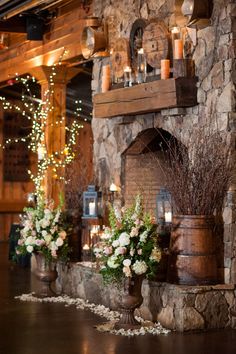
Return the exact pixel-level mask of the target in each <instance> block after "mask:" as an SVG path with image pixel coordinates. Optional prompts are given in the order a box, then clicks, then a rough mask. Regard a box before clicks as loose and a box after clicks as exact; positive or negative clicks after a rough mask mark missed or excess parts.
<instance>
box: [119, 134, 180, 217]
mask: <svg viewBox="0 0 236 354" xmlns="http://www.w3.org/2000/svg"><path fill="white" fill-rule="evenodd" d="M172 143H174V144H175V145H176V146H177V145H178V144H180V141H178V140H177V139H176V138H175V137H174V136H173V135H172V134H170V133H169V132H168V131H166V130H164V129H156V128H151V129H147V130H144V131H142V132H141V133H140V134H138V136H137V137H136V139H135V140H134V141H133V142H132V143H131V144H130V146H129V147H128V148H127V149H126V151H125V152H124V153H123V155H122V169H123V171H122V172H123V173H122V176H123V181H122V186H123V196H124V201H125V204H126V205H130V204H131V203H132V201H133V198H134V196H135V195H136V194H137V193H139V192H141V193H142V195H143V197H144V201H145V207H146V209H147V210H149V211H150V212H152V214H153V216H154V217H156V212H157V205H156V204H157V194H158V193H159V192H160V189H161V188H163V187H164V186H165V178H166V177H165V173H164V172H163V168H162V166H163V164H167V163H168V162H167V160H166V152H167V150H168V149H169V144H172Z"/></svg>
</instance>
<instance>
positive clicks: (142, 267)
mask: <svg viewBox="0 0 236 354" xmlns="http://www.w3.org/2000/svg"><path fill="white" fill-rule="evenodd" d="M132 269H133V271H134V272H135V274H138V275H140V274H144V273H146V271H147V264H146V263H145V262H144V261H136V262H135V263H134V264H133V265H132Z"/></svg>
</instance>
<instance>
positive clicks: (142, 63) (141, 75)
mask: <svg viewBox="0 0 236 354" xmlns="http://www.w3.org/2000/svg"><path fill="white" fill-rule="evenodd" d="M146 76H147V62H146V57H145V54H144V51H143V48H140V49H139V50H138V57H137V83H138V84H141V83H143V82H146Z"/></svg>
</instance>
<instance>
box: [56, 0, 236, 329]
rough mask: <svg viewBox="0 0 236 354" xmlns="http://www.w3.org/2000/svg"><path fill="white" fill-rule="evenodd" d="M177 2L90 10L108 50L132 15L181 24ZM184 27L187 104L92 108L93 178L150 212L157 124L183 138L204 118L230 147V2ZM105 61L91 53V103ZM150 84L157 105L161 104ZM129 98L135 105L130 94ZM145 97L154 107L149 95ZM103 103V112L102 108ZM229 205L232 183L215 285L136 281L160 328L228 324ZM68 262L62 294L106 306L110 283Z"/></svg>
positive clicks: (233, 320) (235, 192) (157, 182)
mask: <svg viewBox="0 0 236 354" xmlns="http://www.w3.org/2000/svg"><path fill="white" fill-rule="evenodd" d="M182 3H183V0H142V1H133V0H122V1H117V0H95V1H94V16H97V17H99V18H100V19H103V20H105V21H106V23H107V25H108V34H109V49H111V50H112V48H113V46H114V44H115V43H116V41H117V39H118V38H121V37H122V38H127V39H129V37H130V33H131V29H132V24H133V23H134V21H135V20H137V19H138V18H142V19H144V20H145V21H149V20H150V19H152V18H158V19H161V20H163V21H164V22H165V24H166V26H167V28H168V29H169V31H170V29H171V28H172V27H173V26H174V25H176V24H177V25H178V24H179V25H180V26H181V25H182V26H186V23H185V24H183V23H184V21H183V20H184V19H183V16H182V15H181V14H180V11H179V9H180V6H181V5H182ZM186 31H187V32H186V34H187V37H186V38H188V39H187V42H188V46H186V47H185V48H184V50H185V55H188V56H190V57H191V58H192V59H193V60H194V62H195V73H196V77H197V83H196V87H197V93H196V101H195V103H194V104H192V105H187V107H186V106H185V107H184V106H183V105H178V104H176V105H175V106H174V107H173V106H172V107H166V106H165V107H162V108H161V109H153V107H152V104H151V103H150V106H148V107H147V106H146V110H145V112H146V113H143V111H142V113H141V112H139V111H138V110H137V109H136V110H135V108H136V107H134V110H133V111H135V114H134V113H132V114H131V113H130V114H126V115H117V116H116V115H114V114H111V116H109V115H108V114H106V115H105V116H104V117H103V116H102V115H101V111H100V114H99V118H98V116H96V112H98V110H97V109H96V107H95V109H94V115H93V119H92V129H93V136H94V170H95V176H96V178H97V181H96V182H97V185H99V186H100V188H101V190H102V191H103V192H104V194H106V192H107V190H108V188H109V185H110V184H111V182H112V181H114V182H115V183H116V185H118V186H119V187H120V192H119V200H121V201H122V203H124V204H126V205H129V204H130V203H131V200H132V196H134V195H135V194H136V193H137V192H139V191H141V192H142V193H143V194H144V196H145V202H146V208H147V209H149V210H150V211H151V212H152V213H153V214H154V216H155V213H156V196H157V192H158V190H159V189H160V187H161V186H162V185H163V183H162V182H163V178H164V176H163V174H162V171H161V169H160V166H159V164H158V163H157V159H156V157H157V156H158V157H159V158H161V157H162V156H161V149H159V147H160V138H159V137H158V134H157V132H158V130H161V131H162V132H163V133H164V134H166V135H168V136H172V137H174V138H176V139H177V140H178V141H179V142H181V143H183V144H184V145H185V143H186V141H189V138H190V139H191V136H194V134H195V132H196V131H197V130H198V128H199V126H204V125H206V124H209V123H210V124H211V125H212V126H214V127H215V128H217V129H218V130H219V131H224V132H225V133H226V134H227V136H228V138H229V141H231V142H232V144H233V146H235V131H236V123H235V122H236V107H235V103H236V90H235V84H236V59H235V57H236V4H235V1H234V0H224V1H223V0H213V12H212V16H211V20H210V22H209V23H208V25H207V26H205V27H202V28H188V29H186ZM109 63H110V58H109V57H98V58H95V59H94V66H93V81H92V89H93V93H94V97H95V100H94V103H95V105H96V102H97V101H96V95H97V94H98V95H97V96H99V94H100V96H99V97H100V98H101V97H102V96H101V95H102V94H101V93H100V92H101V89H102V87H101V82H102V72H103V66H104V65H107V64H109ZM148 75H149V74H148ZM161 86H162V85H159V86H158V90H159V89H160V90H161V89H162V87H161ZM145 87H146V86H145ZM152 89H153V87H151V91H152ZM124 90H125V89H124ZM158 90H157V96H158V100H159V101H158V104H159V105H162V97H161V95H159V91H158ZM134 91H135V90H134ZM123 92H124V91H123ZM126 92H127V91H126ZM185 94H186V95H187V92H186V90H185V91H184V93H183V91H182V96H184V95H185ZM124 96H125V94H123V98H124ZM106 97H108V96H106ZM109 97H110V96H109ZM182 99H183V97H182ZM180 101H181V100H180ZM136 102H137V105H138V103H139V102H138V100H137V101H136ZM150 102H152V103H153V105H154V106H156V102H155V97H152V100H150ZM103 103H104V102H103ZM105 103H106V108H107V112H108V111H109V109H110V107H109V104H108V103H107V102H105ZM116 104H117V105H119V104H120V105H121V103H120V102H119V99H117V101H115V102H113V106H112V109H113V110H114V107H115V106H116ZM133 106H135V105H133ZM121 108H123V107H121ZM112 109H111V111H112ZM115 109H116V107H115ZM235 209H236V184H235V183H232V185H231V186H230V189H229V191H228V193H227V198H226V200H225V204H224V211H223V215H222V217H223V235H222V234H221V235H220V237H218V239H219V240H218V241H217V242H218V245H217V246H218V268H219V271H220V275H221V276H220V278H219V279H220V283H222V284H220V285H214V286H194V287H191V286H181V285H172V284H168V283H160V282H150V281H147V280H145V281H144V283H143V288H142V293H143V297H144V302H143V305H142V307H141V308H140V313H141V314H142V316H143V317H144V318H148V319H151V320H154V321H156V320H158V321H160V323H161V324H162V325H164V326H165V327H167V328H171V329H175V330H178V331H187V330H196V329H198V330H199V329H210V328H225V327H227V326H230V327H233V328H236V311H235V308H236V295H235V284H236V213H235ZM70 267H71V268H68V269H65V270H64V271H63V272H61V279H60V283H61V284H62V288H63V290H64V291H65V292H66V293H69V294H71V295H74V296H80V297H82V298H84V299H87V300H89V301H92V302H95V303H102V304H104V305H106V306H109V307H111V308H113V307H114V299H115V297H116V294H115V289H114V287H110V288H109V287H108V288H104V286H103V285H102V280H101V276H100V275H99V274H98V273H97V272H96V271H94V270H93V269H90V268H87V267H84V266H83V265H80V264H72V265H71V266H70Z"/></svg>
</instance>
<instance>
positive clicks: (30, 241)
mask: <svg viewBox="0 0 236 354" xmlns="http://www.w3.org/2000/svg"><path fill="white" fill-rule="evenodd" d="M32 243H34V238H33V237H32V236H29V237H27V239H26V240H25V244H26V245H32Z"/></svg>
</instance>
